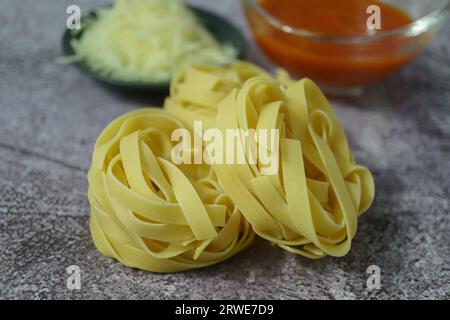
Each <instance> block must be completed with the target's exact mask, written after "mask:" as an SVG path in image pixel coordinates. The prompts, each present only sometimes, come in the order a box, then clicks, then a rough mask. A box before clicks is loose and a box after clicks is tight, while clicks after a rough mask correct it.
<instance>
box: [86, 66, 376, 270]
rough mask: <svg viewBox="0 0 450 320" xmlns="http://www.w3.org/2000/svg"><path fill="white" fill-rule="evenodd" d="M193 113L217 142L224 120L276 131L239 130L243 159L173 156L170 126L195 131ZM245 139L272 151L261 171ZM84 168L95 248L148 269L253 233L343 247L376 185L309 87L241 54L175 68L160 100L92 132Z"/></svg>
mask: <svg viewBox="0 0 450 320" xmlns="http://www.w3.org/2000/svg"><path fill="white" fill-rule="evenodd" d="M196 120H197V121H198V120H200V121H202V123H203V127H204V128H205V129H208V128H213V129H218V131H219V132H222V133H223V134H224V135H223V136H224V137H225V141H224V142H225V144H226V140H227V138H226V137H227V136H226V134H225V132H226V131H227V130H230V129H234V130H236V129H239V130H244V131H245V130H254V131H256V132H258V131H259V130H261V129H264V130H269V131H270V130H275V131H276V132H278V133H279V134H278V135H276V136H275V138H273V137H271V138H270V139H271V141H269V143H267V141H266V142H265V143H263V141H262V140H261V139H260V138H258V136H249V137H247V138H246V139H243V138H242V137H241V139H237V140H236V141H237V144H236V145H235V147H236V148H237V150H240V151H242V153H243V154H244V155H245V158H244V162H243V163H237V162H236V163H226V164H225V163H219V162H216V163H213V164H212V165H208V164H176V162H175V161H173V159H172V157H171V155H172V154H171V152H172V151H173V148H174V146H175V142H174V141H171V135H172V133H173V132H174V130H176V129H179V128H185V129H187V130H188V131H190V132H192V133H194V134H196V133H195V132H193V127H194V126H193V122H194V121H196ZM247 142H250V145H253V146H258V147H263V148H265V150H266V151H267V152H268V154H270V155H272V156H274V157H272V158H271V159H272V160H276V161H272V163H270V164H269V165H271V172H270V174H268V173H267V172H268V171H267V166H268V164H267V163H263V162H262V160H261V159H256V161H253V160H254V159H253V158H252V156H253V154H251V153H252V151H251V150H252V149H247ZM275 146H277V148H275ZM207 148H208V146H207V145H206V144H204V145H202V146H201V149H202V151H203V149H207ZM214 148H216V151H217V150H218V149H219V145H218V144H213V149H214ZM249 150H250V151H249ZM258 150H260V149H258ZM197 151H198V150H197ZM197 151H195V148H193V149H192V150H184V152H191V153H194V152H197ZM226 151H229V149H226V148H225V152H226ZM273 165H275V166H273ZM88 178H89V201H90V204H91V233H92V237H93V239H94V243H95V244H96V246H97V248H98V249H99V250H100V251H101V252H102V253H103V254H105V255H107V256H110V257H114V258H116V259H118V260H119V261H121V262H122V263H124V264H125V265H127V266H132V267H137V268H140V269H144V270H149V271H156V272H174V271H181V270H187V269H192V268H199V267H204V266H207V265H210V264H213V263H217V262H220V261H222V260H224V259H227V258H229V257H231V256H232V255H234V254H235V253H237V252H239V251H241V250H242V249H244V248H246V247H247V246H248V245H249V244H250V243H251V242H252V240H253V237H254V233H256V234H258V235H259V236H261V237H262V238H264V239H267V240H269V241H270V242H272V243H274V244H276V245H277V246H279V247H281V248H283V249H285V250H287V251H289V252H292V253H295V254H299V255H303V256H306V257H309V258H320V257H323V256H325V255H331V256H343V255H345V254H346V253H347V252H348V251H349V249H350V246H351V241H352V239H353V237H354V236H355V233H356V229H357V219H358V216H359V215H360V214H362V213H363V212H364V211H366V210H367V209H368V208H369V206H370V205H371V203H372V201H373V198H374V193H375V187H374V182H373V178H372V175H371V173H370V171H369V170H368V169H367V168H365V167H363V166H360V165H358V164H356V163H355V161H354V159H353V157H352V154H351V152H350V149H349V146H348V143H347V139H346V136H345V133H344V130H343V128H342V127H341V125H340V124H339V122H338V120H337V117H336V115H335V114H334V112H333V110H332V108H331V106H330V104H329V103H328V101H327V99H326V98H325V96H324V95H323V94H322V93H321V91H320V90H319V89H318V87H317V86H316V85H315V84H314V83H313V82H312V81H310V80H308V79H303V80H301V81H294V80H292V79H290V78H289V77H288V75H286V74H285V73H280V75H279V80H276V79H273V78H272V77H271V76H270V75H269V74H267V73H266V72H264V71H263V70H261V69H260V68H258V67H256V66H254V65H251V64H248V63H244V62H238V63H237V64H235V65H233V66H232V67H230V68H228V69H227V68H212V67H198V66H197V67H189V68H187V69H184V70H182V71H180V72H179V74H178V75H177V76H176V77H175V78H174V80H173V81H172V86H171V95H170V97H168V98H167V99H166V102H165V105H164V110H160V109H159V110H158V109H154V108H148V109H142V110H138V111H135V112H131V113H128V114H126V115H124V116H122V117H119V118H118V119H116V120H114V121H113V122H112V123H111V124H110V125H109V126H107V127H106V128H105V130H104V131H103V132H102V134H101V135H100V137H99V138H98V140H97V143H96V146H95V150H94V154H93V159H92V166H91V168H90V170H89V174H88Z"/></svg>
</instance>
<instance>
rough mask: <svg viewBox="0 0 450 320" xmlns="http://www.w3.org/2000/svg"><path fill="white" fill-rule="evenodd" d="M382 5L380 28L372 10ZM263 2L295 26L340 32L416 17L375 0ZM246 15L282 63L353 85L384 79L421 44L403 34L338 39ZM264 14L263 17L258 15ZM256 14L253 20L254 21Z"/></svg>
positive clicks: (324, 80) (323, 80) (389, 26)
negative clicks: (371, 21) (283, 27)
mask: <svg viewBox="0 0 450 320" xmlns="http://www.w3.org/2000/svg"><path fill="white" fill-rule="evenodd" d="M371 5H377V6H378V7H379V8H380V18H381V19H380V22H381V29H379V30H369V29H368V27H367V21H368V19H369V17H370V16H371V15H372V14H371V13H367V8H368V7H369V6H371ZM259 6H260V7H261V8H263V9H264V10H265V11H266V12H268V13H269V14H270V15H272V16H273V17H275V18H277V19H278V20H279V21H281V22H282V23H284V24H286V25H288V26H289V27H291V28H297V29H303V30H307V31H310V32H313V33H316V34H322V35H325V36H336V37H352V36H365V35H368V34H370V33H382V32H385V31H389V30H393V29H397V28H401V27H404V26H406V25H408V24H410V23H411V22H412V19H411V18H410V17H409V16H408V15H407V14H406V13H405V12H403V11H402V10H400V9H398V8H396V7H394V6H392V5H388V4H386V3H383V2H380V1H376V0H375V1H371V0H261V1H260V2H259ZM247 15H248V16H249V19H250V21H251V26H252V29H253V32H254V34H255V36H256V40H257V42H258V43H259V44H260V46H261V47H262V48H263V50H264V51H265V52H266V54H267V55H268V56H269V57H270V58H271V59H272V60H273V61H274V62H276V63H278V64H279V65H280V66H282V67H284V68H286V69H287V70H288V71H290V72H291V73H293V74H294V75H297V76H307V77H310V78H312V79H313V80H315V81H317V82H319V83H320V84H324V85H331V86H351V85H362V84H367V83H371V82H375V81H378V80H381V79H382V78H384V77H386V76H387V75H389V74H390V73H392V72H394V71H396V70H397V69H399V68H400V67H401V66H403V65H404V64H406V63H407V62H409V61H410V60H411V59H413V58H414V56H415V55H416V54H417V52H418V50H410V49H411V47H412V46H411V44H410V43H408V39H407V38H403V37H401V35H400V36H399V35H394V36H387V37H381V38H378V39H377V40H373V41H372V40H370V41H363V42H354V43H351V42H345V40H344V42H333V41H329V40H326V39H323V40H320V39H316V38H311V37H302V36H298V35H293V34H290V33H286V32H284V31H282V30H281V29H279V28H276V27H275V26H272V25H270V24H269V23H266V24H265V25H264V24H263V23H262V22H261V20H262V19H261V17H259V18H257V17H256V16H255V15H257V14H256V13H255V12H253V13H252V12H249V11H248V10H247ZM256 19H259V20H256ZM252 20H253V21H252Z"/></svg>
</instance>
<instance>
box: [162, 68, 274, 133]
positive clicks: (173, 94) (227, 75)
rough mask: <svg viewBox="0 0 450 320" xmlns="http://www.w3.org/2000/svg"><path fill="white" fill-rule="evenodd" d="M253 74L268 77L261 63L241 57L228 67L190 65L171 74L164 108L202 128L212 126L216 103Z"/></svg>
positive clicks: (188, 122) (190, 123)
mask: <svg viewBox="0 0 450 320" xmlns="http://www.w3.org/2000/svg"><path fill="white" fill-rule="evenodd" d="M254 76H264V77H267V78H270V75H269V74H268V73H267V72H265V71H264V70H263V69H261V68H260V67H258V66H256V65H254V64H251V63H248V62H244V61H237V62H235V63H234V64H233V65H232V66H231V67H228V68H226V67H213V66H189V67H187V68H184V69H182V70H181V71H179V72H178V73H177V74H176V75H175V76H174V77H173V79H172V81H171V85H170V97H168V98H167V99H166V101H165V103H164V109H165V110H167V111H168V112H169V113H172V114H175V115H177V116H178V117H180V118H181V119H183V120H184V121H185V122H186V123H187V124H189V125H192V124H193V123H194V121H195V120H199V121H202V124H203V128H205V129H207V128H211V127H214V125H215V119H216V113H217V105H218V103H219V102H220V101H221V100H222V99H223V98H225V97H226V96H227V95H228V93H230V92H231V91H232V90H233V89H236V88H240V87H241V86H242V85H243V84H244V82H245V81H247V80H248V79H250V78H251V77H254Z"/></svg>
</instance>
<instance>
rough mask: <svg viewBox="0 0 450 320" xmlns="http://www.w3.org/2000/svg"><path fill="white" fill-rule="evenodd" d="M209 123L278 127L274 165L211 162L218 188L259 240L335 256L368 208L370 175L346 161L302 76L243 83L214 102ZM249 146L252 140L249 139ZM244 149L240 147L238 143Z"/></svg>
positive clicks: (320, 100) (341, 141) (319, 97)
mask: <svg viewBox="0 0 450 320" xmlns="http://www.w3.org/2000/svg"><path fill="white" fill-rule="evenodd" d="M216 126H217V127H218V128H219V129H220V130H222V132H225V130H227V129H244V130H247V129H256V130H258V129H259V128H265V129H278V130H280V140H279V143H280V154H279V170H278V173H277V174H275V175H271V176H269V175H262V174H261V166H260V164H259V163H257V164H251V163H250V161H248V158H247V163H244V164H238V163H235V164H215V165H214V170H215V172H216V174H217V177H218V181H219V183H220V185H221V186H222V187H223V189H224V190H225V192H226V193H227V194H228V195H229V196H230V197H231V199H232V200H233V201H234V202H235V204H236V206H237V207H238V208H239V209H240V210H241V211H242V213H243V215H244V216H245V217H246V219H247V220H248V221H249V222H250V223H251V224H252V226H253V229H254V230H255V232H256V233H257V234H258V235H260V236H261V237H263V238H265V239H267V240H269V241H271V242H273V243H275V244H276V245H278V246H280V247H281V248H283V249H285V250H287V251H289V252H292V253H296V254H300V255H303V256H306V257H309V258H320V257H323V256H325V255H331V256H343V255H345V254H346V253H347V252H348V251H349V249H350V246H351V240H352V239H353V237H354V235H355V233H356V229H357V217H358V216H359V215H360V214H361V213H363V212H364V211H365V210H367V209H368V207H369V206H370V205H371V203H372V201H373V198H374V193H375V187H374V182H373V178H372V175H371V173H370V171H369V170H367V169H366V168H365V167H362V166H359V165H357V164H356V163H355V161H354V160H353V157H352V155H351V152H350V149H349V147H348V143H347V139H346V136H345V133H344V130H343V129H342V127H341V125H340V124H339V122H338V120H337V118H336V116H335V114H334V112H333V110H332V108H331V106H330V104H329V103H328V101H327V99H326V98H325V96H324V95H323V94H322V93H321V91H320V90H319V88H318V87H317V86H316V85H315V84H314V83H313V82H312V81H310V80H308V79H303V80H301V81H298V82H296V81H293V80H289V81H287V80H285V81H283V83H280V81H276V80H273V79H267V78H265V77H254V78H252V79H250V80H248V81H247V82H246V83H245V84H244V85H243V86H242V88H241V89H236V90H233V91H232V92H231V93H230V94H229V95H228V96H227V97H226V98H225V99H223V100H222V101H221V102H220V103H219V106H218V110H217V118H216ZM255 143H257V141H255ZM238 148H240V149H242V150H243V152H244V153H245V150H246V145H245V144H244V143H243V141H238Z"/></svg>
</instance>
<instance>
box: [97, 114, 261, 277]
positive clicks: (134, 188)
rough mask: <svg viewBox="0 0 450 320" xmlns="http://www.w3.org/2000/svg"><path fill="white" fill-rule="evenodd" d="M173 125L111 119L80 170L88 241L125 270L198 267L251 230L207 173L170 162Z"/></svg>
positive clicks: (160, 120) (247, 238)
mask: <svg viewBox="0 0 450 320" xmlns="http://www.w3.org/2000/svg"><path fill="white" fill-rule="evenodd" d="M178 128H183V126H182V124H181V122H180V121H179V120H178V119H177V118H176V117H175V116H172V115H170V114H168V113H167V112H165V111H163V110H161V109H154V108H146V109H141V110H137V111H134V112H130V113H127V114H125V115H123V116H121V117H119V118H117V119H116V120H114V121H113V122H112V123H111V124H109V125H108V126H107V127H106V128H105V129H104V131H103V132H102V133H101V134H100V136H99V138H98V140H97V143H96V145H95V149H94V154H93V158H92V166H91V168H90V170H89V173H88V180H89V190H88V197H89V202H90V205H91V223H90V228H91V234H92V238H93V240H94V243H95V245H96V246H97V248H98V249H99V250H100V251H101V252H102V253H103V254H104V255H106V256H109V257H114V258H116V259H117V260H119V261H120V262H122V263H123V264H125V265H127V266H130V267H136V268H139V269H143V270H147V271H154V272H175V271H182V270H187V269H193V268H200V267H204V266H208V265H211V264H214V263H217V262H219V261H222V260H224V259H227V258H229V257H230V256H232V255H234V254H235V253H237V252H239V251H240V250H242V249H244V248H245V247H247V246H248V245H249V244H250V243H251V242H252V240H253V237H254V233H253V231H252V229H251V226H250V225H249V224H248V222H247V221H246V220H245V219H244V218H243V216H242V215H241V213H240V211H239V210H238V208H237V207H236V206H234V203H233V202H232V201H231V199H230V197H229V196H228V195H226V194H224V193H223V191H221V190H220V189H219V188H217V186H218V185H217V179H216V178H215V175H214V173H213V172H212V170H211V168H208V167H206V168H201V166H199V165H182V166H176V165H175V164H173V163H172V162H171V161H170V155H171V150H172V148H173V143H172V142H171V140H170V136H171V134H172V132H173V131H174V130H175V129H178ZM205 169H206V170H205ZM205 173H206V174H205Z"/></svg>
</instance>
